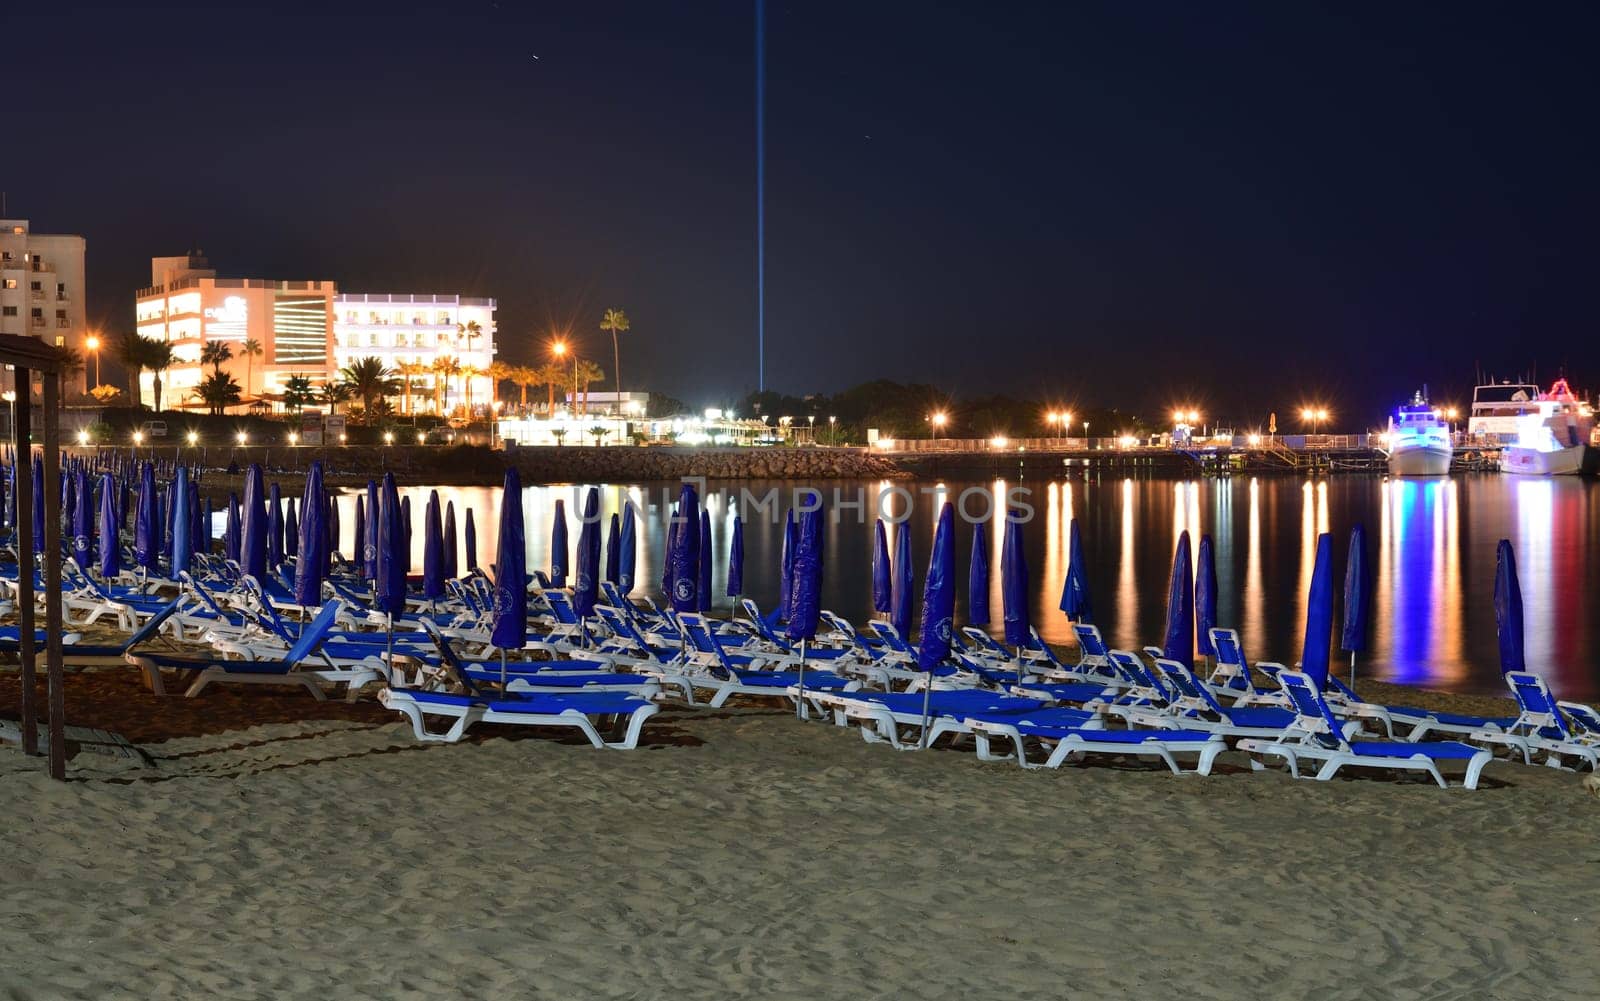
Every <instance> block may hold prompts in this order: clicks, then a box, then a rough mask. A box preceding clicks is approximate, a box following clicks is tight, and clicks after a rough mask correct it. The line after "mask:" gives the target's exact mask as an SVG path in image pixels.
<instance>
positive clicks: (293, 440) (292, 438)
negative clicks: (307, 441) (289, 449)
mask: <svg viewBox="0 0 1600 1001" xmlns="http://www.w3.org/2000/svg"><path fill="white" fill-rule="evenodd" d="M289 444H290V445H291V446H293V445H298V444H300V436H299V435H298V434H296V433H295V432H293V431H290V432H289Z"/></svg>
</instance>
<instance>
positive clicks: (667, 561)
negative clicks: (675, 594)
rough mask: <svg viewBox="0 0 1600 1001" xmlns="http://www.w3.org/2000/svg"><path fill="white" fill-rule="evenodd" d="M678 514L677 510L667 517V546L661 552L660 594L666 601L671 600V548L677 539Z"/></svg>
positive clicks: (674, 509)
mask: <svg viewBox="0 0 1600 1001" xmlns="http://www.w3.org/2000/svg"><path fill="white" fill-rule="evenodd" d="M678 520H679V519H678V513H677V508H673V510H672V511H671V512H670V513H669V514H668V515H667V544H666V546H665V548H663V549H662V550H661V593H662V594H663V595H665V596H666V598H667V600H668V601H671V600H672V559H671V556H672V547H673V546H674V545H676V544H677V538H678Z"/></svg>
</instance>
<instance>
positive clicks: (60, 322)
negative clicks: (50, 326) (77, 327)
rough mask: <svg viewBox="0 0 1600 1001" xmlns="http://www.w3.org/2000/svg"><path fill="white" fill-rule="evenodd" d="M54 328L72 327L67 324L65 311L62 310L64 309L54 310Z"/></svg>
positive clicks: (69, 323)
mask: <svg viewBox="0 0 1600 1001" xmlns="http://www.w3.org/2000/svg"><path fill="white" fill-rule="evenodd" d="M56 326H58V327H70V326H72V324H71V322H69V321H68V320H67V311H66V310H64V309H58V310H56Z"/></svg>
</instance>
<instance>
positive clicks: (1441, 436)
mask: <svg viewBox="0 0 1600 1001" xmlns="http://www.w3.org/2000/svg"><path fill="white" fill-rule="evenodd" d="M1383 440H1384V442H1385V444H1387V445H1388V448H1389V474H1390V475H1391V476H1444V475H1446V474H1447V473H1449V472H1450V458H1451V456H1452V455H1453V454H1454V451H1453V449H1452V448H1451V445H1450V424H1449V422H1448V421H1446V420H1445V419H1444V414H1443V413H1442V412H1440V411H1439V410H1437V409H1435V408H1434V407H1433V406H1431V405H1430V404H1429V403H1428V400H1427V398H1426V397H1425V396H1423V395H1422V394H1421V393H1418V394H1416V395H1415V396H1414V397H1412V399H1411V402H1410V403H1409V404H1406V405H1405V406H1403V407H1401V408H1400V409H1399V410H1398V411H1396V412H1395V415H1394V416H1393V417H1390V418H1389V430H1388V431H1386V432H1384V436H1383Z"/></svg>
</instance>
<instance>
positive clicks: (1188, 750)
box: [967, 710, 1228, 775]
mask: <svg viewBox="0 0 1600 1001" xmlns="http://www.w3.org/2000/svg"><path fill="white" fill-rule="evenodd" d="M1048 713H1049V711H1048V710H1046V712H1045V713H1043V714H1039V713H1023V714H1021V715H1018V716H1010V717H1003V718H995V717H987V716H986V717H970V718H968V720H967V723H968V725H969V726H970V727H971V728H972V734H973V736H974V737H975V738H976V740H977V742H978V758H979V760H982V761H1016V763H1017V764H1019V765H1021V766H1022V767H1023V768H1059V767H1061V765H1062V764H1063V763H1064V762H1066V761H1067V760H1068V759H1071V758H1078V757H1085V756H1088V755H1091V754H1098V755H1110V756H1112V757H1141V758H1156V759H1158V760H1160V761H1161V762H1162V763H1163V764H1165V765H1166V766H1167V767H1168V768H1170V769H1172V772H1173V774H1175V775H1181V774H1183V768H1182V767H1181V766H1180V765H1179V764H1178V760H1177V756H1178V755H1180V754H1182V755H1189V754H1192V755H1194V756H1195V766H1194V769H1193V770H1194V771H1195V773H1197V774H1199V775H1209V774H1211V765H1212V762H1214V761H1215V760H1216V757H1217V755H1218V754H1221V753H1222V752H1223V751H1225V750H1227V748H1228V743H1227V741H1225V740H1223V739H1222V735H1221V734H1218V733H1213V732H1211V731H1209V730H1107V729H1104V728H1100V729H1090V728H1087V727H1084V726H1080V725H1075V724H1073V723H1072V722H1071V721H1070V719H1059V718H1054V717H1052V716H1050V715H1049V714H1048ZM1028 738H1033V739H1034V740H1037V741H1039V742H1040V743H1041V744H1042V745H1043V746H1045V747H1046V748H1048V749H1049V754H1048V755H1047V756H1046V758H1045V760H1044V761H1042V762H1032V761H1029V760H1028V750H1027V741H1028ZM993 740H1005V741H1009V742H1010V743H1011V748H1012V749H1011V752H1010V753H1007V754H996V753H995V752H994V751H993V749H992V747H991V744H990V742H991V741H993Z"/></svg>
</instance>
